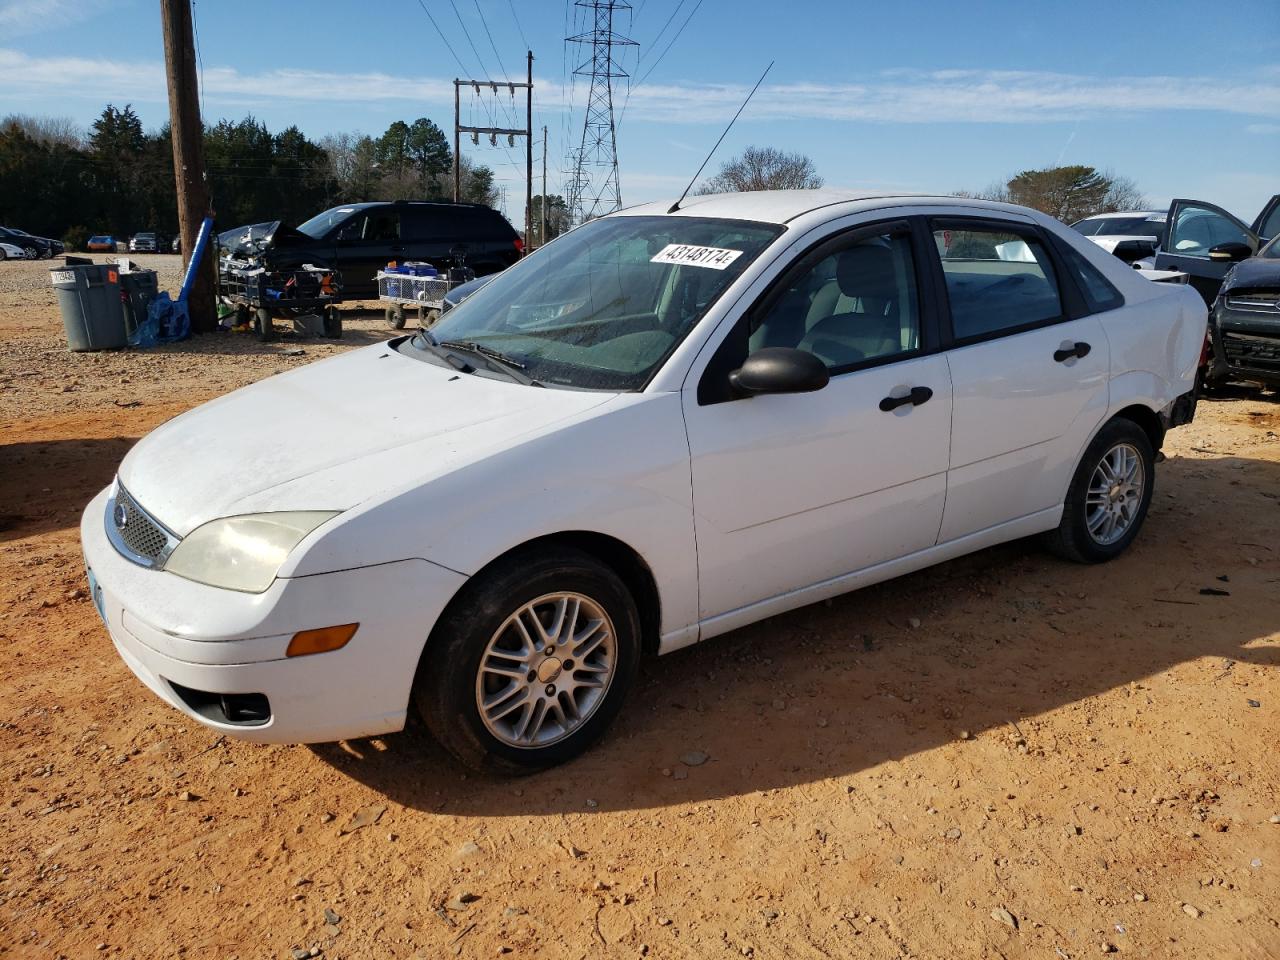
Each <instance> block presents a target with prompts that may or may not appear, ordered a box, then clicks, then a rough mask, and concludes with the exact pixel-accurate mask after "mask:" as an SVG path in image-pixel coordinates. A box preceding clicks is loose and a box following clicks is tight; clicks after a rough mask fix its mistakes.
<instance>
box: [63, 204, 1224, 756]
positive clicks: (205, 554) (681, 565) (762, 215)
mask: <svg viewBox="0 0 1280 960" xmlns="http://www.w3.org/2000/svg"><path fill="white" fill-rule="evenodd" d="M1205 314H1206V310H1205V305H1204V303H1203V301H1202V300H1201V299H1200V297H1199V296H1197V295H1196V293H1195V292H1194V291H1193V290H1191V289H1190V288H1188V287H1186V286H1174V285H1166V284H1154V283H1148V282H1147V281H1146V280H1144V279H1142V278H1141V277H1140V276H1138V275H1137V273H1136V272H1135V271H1133V270H1132V269H1130V268H1129V267H1127V266H1126V265H1125V264H1123V263H1121V262H1120V261H1119V260H1117V259H1115V258H1114V257H1111V256H1109V255H1107V254H1106V253H1105V252H1103V251H1102V250H1101V248H1099V247H1097V246H1095V245H1094V244H1091V243H1090V242H1089V241H1088V240H1086V239H1085V238H1083V237H1082V236H1080V235H1079V234H1078V233H1076V232H1074V231H1072V230H1070V229H1068V228H1066V227H1064V226H1062V225H1061V224H1059V223H1058V222H1057V221H1055V220H1053V219H1051V218H1049V217H1046V216H1043V215H1041V214H1039V213H1036V212H1034V211H1031V210H1028V209H1024V208H1021V207H1016V206H1011V205H1008V204H996V203H986V202H982V201H974V200H963V199H956V198H945V197H904V196H859V195H850V194H845V193H835V192H824V191H783V192H776V193H768V192H765V193H749V194H727V195H720V196H699V197H695V198H692V199H690V200H688V201H686V202H685V203H684V204H683V205H682V206H679V208H678V209H677V208H676V207H669V205H668V204H665V203H664V204H652V205H648V206H642V207H637V208H632V209H630V210H627V211H625V212H622V213H618V214H615V215H612V216H608V217H605V218H602V219H599V220H594V221H592V222H590V223H588V224H586V225H584V226H582V227H579V228H578V229H576V230H573V231H571V232H569V233H567V234H565V235H564V236H562V237H560V238H559V239H557V240H556V241H554V242H553V243H550V244H548V245H547V246H545V247H543V248H541V249H539V250H538V251H537V252H536V253H534V254H533V255H532V256H530V257H528V258H527V259H525V260H523V261H521V262H519V263H517V264H516V265H515V266H513V267H511V268H510V269H508V270H507V271H505V272H504V273H502V274H501V275H500V276H498V277H496V278H495V279H494V280H493V281H492V282H491V283H489V284H487V285H486V286H484V287H483V288H482V289H480V290H479V291H478V292H476V293H475V294H473V295H472V296H471V297H470V298H469V299H467V300H466V301H465V302H464V303H462V304H461V305H459V306H458V307H456V308H455V309H454V310H452V311H451V312H449V313H448V314H447V315H445V316H444V317H443V318H442V319H441V320H440V322H439V323H438V324H437V325H436V326H435V327H434V328H433V329H431V330H430V331H429V332H426V331H424V332H419V333H417V334H415V335H413V336H407V337H402V338H399V339H395V340H391V341H389V342H387V343H384V344H380V345H377V346H371V347H366V348H364V349H361V350H356V351H353V352H350V353H346V354H343V355H342V356H339V357H335V358H332V359H329V360H325V361H323V362H319V363H315V364H312V365H309V366H307V367H305V368H302V369H299V370H297V371H295V372H291V373H286V374H282V375H280V376H276V377H272V378H270V379H268V380H264V381H262V382H260V383H257V384H254V385H253V386H249V387H246V388H244V389H241V390H238V391H236V392H235V393H232V394H230V395H229V396H226V397H223V398H221V399H219V400H215V401H214V402H212V403H209V404H206V405H204V406H202V407H199V408H197V409H195V410H192V411H190V412H189V413H186V414H184V415H182V416H180V417H178V418H177V419H175V420H173V421H171V422H169V423H167V424H165V425H164V426H162V427H160V428H159V429H157V430H156V431H155V432H153V433H152V434H151V435H149V436H148V437H146V438H145V439H143V440H142V441H141V442H140V443H138V444H137V446H135V447H134V448H133V450H132V451H131V452H130V453H129V455H128V456H127V457H126V458H125V460H124V462H123V463H122V464H121V466H120V469H119V473H118V476H117V478H116V480H115V481H114V482H113V483H112V484H111V486H110V487H109V488H108V489H106V490H103V491H102V492H101V493H100V494H99V495H98V496H97V497H96V498H95V499H94V500H93V502H92V503H90V504H89V506H88V508H87V509H86V510H85V513H84V518H83V522H82V526H81V536H82V538H83V543H84V552H85V557H86V560H87V564H88V567H89V580H90V586H91V590H92V595H93V598H94V601H95V602H96V604H97V606H98V609H99V611H100V612H101V614H102V616H103V619H104V620H105V621H106V624H107V628H108V630H109V631H110V634H111V637H112V639H113V641H114V643H115V645H116V648H117V650H118V651H119V653H120V655H121V656H122V657H123V658H124V660H125V662H126V663H127V664H128V665H129V667H130V668H131V669H132V670H133V671H134V672H135V673H136V674H137V675H138V676H139V677H140V678H141V679H142V681H143V682H144V683H145V684H146V685H147V686H148V687H150V688H151V689H152V690H153V691H154V692H155V693H156V694H157V695H158V696H159V697H161V698H162V699H164V700H165V701H167V702H168V703H170V704H171V705H173V706H174V707H175V708H177V709H178V710H181V711H182V712H183V713H185V714H187V715H188V716H189V717H191V718H192V719H194V720H197V721H199V722H201V723H204V724H206V725H208V726H210V727H212V728H214V729H216V730H218V731H220V732H222V733H225V734H228V735H233V736H239V737H243V738H246V739H251V740H257V741H268V742H298V741H325V740H335V739H341V738H351V737H361V736H369V735H373V734H381V733H387V732H390V731H394V730H399V729H400V728H401V727H403V725H404V723H405V719H406V715H407V712H408V711H409V710H410V709H416V710H417V711H418V712H419V713H420V714H421V715H422V716H423V717H424V718H425V720H426V723H427V725H428V726H429V728H430V729H431V731H432V732H433V733H434V735H435V736H436V737H437V738H438V739H439V740H440V741H441V742H442V743H443V744H444V745H445V746H446V747H447V748H448V749H449V750H450V751H451V752H452V753H453V754H454V755H456V756H457V757H458V758H459V759H461V760H462V761H463V762H464V763H466V764H469V765H471V766H474V767H477V768H482V769H488V770H498V771H506V772H521V771H529V770H534V769H539V768H542V767H545V766H547V765H549V764H552V763H557V762H559V761H562V760H565V759H567V758H569V757H571V756H573V755H575V754H577V753H578V752H580V751H581V750H583V749H584V748H585V747H586V746H587V745H588V744H590V743H591V742H592V741H593V740H594V739H595V738H596V737H598V736H599V735H600V734H601V733H602V732H603V731H604V729H605V728H606V727H607V726H608V724H609V723H610V722H611V721H612V720H613V719H614V718H615V716H616V715H617V714H618V711H619V709H620V707H621V704H622V701H623V698H624V696H625V694H626V692H627V688H628V687H629V686H630V685H631V683H632V681H633V679H634V677H635V675H636V669H637V664H638V663H639V661H640V659H641V657H642V656H644V655H648V654H661V653H667V652H669V651H671V650H675V649H677V648H680V647H684V646H686V645H688V644H692V643H697V642H699V641H702V640H706V639H709V638H711V637H714V636H716V635H717V634H721V633H725V632H726V631H729V630H733V629H735V628H737V627H741V626H743V625H745V624H748V623H751V622H753V621H756V620H760V619H761V618H764V617H769V616H772V615H774V614H778V613H781V612H783V611H786V610H791V609H793V608H796V607H799V606H802V605H804V604H809V603H813V602H815V601H818V600H822V599H825V598H827V597H831V596H834V595H836V594H840V593H843V592H845V591H848V590H852V589H855V588H857V587H861V586H864V585H866V584H870V583H874V582H877V581H881V580H885V579H888V578H890V577H895V576H898V575H900V574H904V573H908V572H910V571H913V570H918V569H920V568H922V567H926V566H928V565H930V564H935V563H939V562H941V561H944V560H949V559H951V558H953V557H957V556H960V555H961V554H965V553H969V552H971V551H974V550H979V549H982V548H984V547H988V546H991V545H992V544H996V543H1000V542H1002V541H1006V540H1012V539H1014V538H1018V537H1026V536H1030V535H1033V534H1039V535H1042V536H1043V538H1044V541H1045V543H1046V544H1047V545H1048V546H1049V547H1050V548H1051V549H1053V550H1054V551H1056V552H1057V553H1059V554H1061V555H1062V556H1065V557H1068V558H1071V559H1073V560H1077V561H1084V562H1097V561H1104V560H1109V559H1111V558H1113V557H1115V556H1116V555H1117V554H1119V553H1121V552H1122V551H1123V550H1124V549H1125V548H1126V547H1128V546H1129V544H1130V543H1132V542H1133V540H1134V538H1135V537H1136V536H1137V534H1138V531H1139V529H1140V528H1141V526H1142V522H1143V518H1144V517H1145V516H1146V513H1147V508H1148V505H1149V504H1150V502H1151V496H1152V490H1153V489H1154V485H1155V472H1154V469H1155V452H1156V451H1157V450H1158V449H1159V448H1160V446H1161V443H1162V442H1163V439H1164V436H1165V431H1166V430H1167V429H1169V428H1170V427H1174V426H1178V425H1179V424H1182V423H1186V422H1187V421H1189V420H1190V419H1191V417H1192V416H1193V414H1194V411H1195V393H1194V383H1195V377H1196V370H1197V366H1198V363H1199V361H1200V357H1201V351H1202V348H1203V345H1204V342H1205V321H1206V316H1205Z"/></svg>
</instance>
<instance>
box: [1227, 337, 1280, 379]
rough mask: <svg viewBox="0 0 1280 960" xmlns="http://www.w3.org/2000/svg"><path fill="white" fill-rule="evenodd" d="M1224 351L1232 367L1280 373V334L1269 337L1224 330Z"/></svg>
mask: <svg viewBox="0 0 1280 960" xmlns="http://www.w3.org/2000/svg"><path fill="white" fill-rule="evenodd" d="M1222 351H1223V353H1225V354H1226V356H1227V363H1228V365H1230V366H1232V367H1250V368H1252V369H1254V370H1274V371H1276V372H1278V373H1280V336H1276V337H1267V336H1255V335H1252V334H1244V333H1234V332H1232V331H1230V330H1223V331H1222Z"/></svg>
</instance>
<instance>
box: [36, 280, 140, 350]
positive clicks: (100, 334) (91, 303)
mask: <svg viewBox="0 0 1280 960" xmlns="http://www.w3.org/2000/svg"><path fill="white" fill-rule="evenodd" d="M49 279H50V280H51V281H52V282H53V289H54V293H55V294H56V295H57V297H58V308H59V310H61V311H62V325H63V327H64V328H65V329H66V331H67V345H68V346H69V347H70V348H71V349H72V350H73V351H83V350H118V349H119V348H121V347H123V346H125V345H126V344H127V343H128V336H127V334H126V333H125V327H124V311H123V309H122V308H121V305H120V271H119V268H117V267H116V265H115V264H114V263H94V264H71V263H68V264H67V265H66V266H63V267H55V268H54V269H52V270H50V271H49Z"/></svg>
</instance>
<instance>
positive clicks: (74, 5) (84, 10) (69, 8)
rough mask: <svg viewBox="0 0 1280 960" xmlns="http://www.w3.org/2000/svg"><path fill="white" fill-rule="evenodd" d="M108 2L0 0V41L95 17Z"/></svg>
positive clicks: (95, 0)
mask: <svg viewBox="0 0 1280 960" xmlns="http://www.w3.org/2000/svg"><path fill="white" fill-rule="evenodd" d="M108 3H109V0H0V37H20V36H23V35H25V34H30V33H39V32H41V31H42V30H61V29H64V28H66V27H67V26H68V25H69V24H72V23H77V22H79V21H81V20H87V19H89V18H90V17H93V16H96V15H97V14H99V13H101V12H102V11H104V10H106V9H107V4H108Z"/></svg>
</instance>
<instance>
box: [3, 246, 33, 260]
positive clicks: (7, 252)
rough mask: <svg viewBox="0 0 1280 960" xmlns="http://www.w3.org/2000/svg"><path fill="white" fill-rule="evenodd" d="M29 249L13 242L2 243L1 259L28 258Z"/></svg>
mask: <svg viewBox="0 0 1280 960" xmlns="http://www.w3.org/2000/svg"><path fill="white" fill-rule="evenodd" d="M27 259H30V258H29V257H28V256H27V251H26V250H24V249H22V247H19V246H15V245H14V244H12V243H0V260H27Z"/></svg>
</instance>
